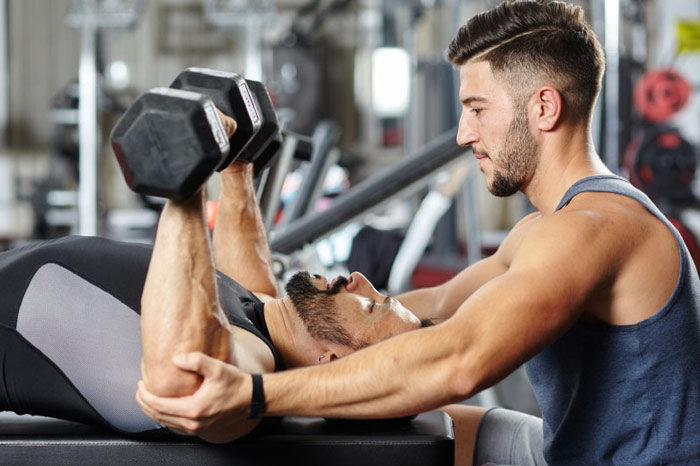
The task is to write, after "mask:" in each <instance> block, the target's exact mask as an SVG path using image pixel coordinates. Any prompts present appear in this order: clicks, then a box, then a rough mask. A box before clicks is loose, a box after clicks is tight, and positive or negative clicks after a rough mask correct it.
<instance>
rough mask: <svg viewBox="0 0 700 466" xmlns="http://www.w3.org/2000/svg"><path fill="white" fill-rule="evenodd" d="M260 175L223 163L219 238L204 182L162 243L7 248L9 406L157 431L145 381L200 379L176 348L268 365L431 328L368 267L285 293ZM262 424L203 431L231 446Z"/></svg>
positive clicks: (295, 362)
mask: <svg viewBox="0 0 700 466" xmlns="http://www.w3.org/2000/svg"><path fill="white" fill-rule="evenodd" d="M226 123H228V133H229V135H230V134H231V133H232V132H233V131H234V128H235V122H233V120H230V119H229V120H228V121H227V122H226ZM251 173H252V165H251V164H247V163H238V162H234V163H233V164H232V165H230V166H229V167H228V168H226V169H225V170H224V171H222V173H221V185H222V188H221V197H220V201H219V212H218V215H217V221H216V226H215V229H214V235H213V247H212V241H211V240H210V236H209V231H208V229H207V226H206V223H205V220H204V218H205V216H204V200H205V195H204V191H203V189H201V190H199V191H198V192H197V193H196V194H195V195H194V196H192V197H190V198H188V199H186V200H184V201H173V200H169V201H168V202H167V203H166V205H165V208H164V209H163V212H162V215H161V217H160V221H159V224H158V232H157V234H156V239H155V244H154V246H153V248H151V247H150V246H145V245H138V244H124V243H118V242H114V241H111V240H107V239H102V238H86V237H67V238H61V239H58V240H54V241H48V242H44V243H40V244H33V245H29V246H25V247H21V248H18V249H14V250H11V251H7V252H5V253H2V254H0V297H1V298H0V354H2V358H0V372H1V373H2V381H1V382H2V385H0V386H2V387H3V389H2V390H0V411H14V412H16V413H19V414H25V413H26V414H36V415H44V416H52V417H58V418H62V419H66V420H72V421H78V422H86V423H93V424H98V425H103V426H107V427H110V428H113V429H116V430H118V431H120V432H123V433H129V434H134V433H138V434H146V433H149V432H152V431H160V430H162V429H164V428H163V426H162V425H161V424H159V423H157V422H156V421H154V420H153V419H150V418H149V417H147V416H146V415H145V414H144V413H143V412H142V411H141V410H140V408H139V406H138V405H137V403H136V401H135V398H134V396H135V392H136V387H137V382H138V381H139V379H141V378H143V380H144V382H145V384H146V386H147V387H148V390H149V391H151V392H152V393H155V394H158V395H160V396H183V395H188V394H191V393H193V392H195V391H196V390H197V389H198V388H199V387H200V384H201V377H200V376H199V375H197V374H193V373H189V372H185V371H182V370H181V369H178V368H177V367H176V366H175V365H174V363H173V361H172V358H173V356H174V355H177V354H181V353H186V352H191V351H200V352H203V353H205V354H207V355H209V356H210V357H212V358H217V359H220V360H222V361H226V362H229V363H232V364H235V365H237V366H238V367H239V368H241V369H242V370H244V371H247V372H250V373H263V372H270V371H274V370H280V369H282V368H293V367H299V366H307V365H311V364H322V363H326V362H329V361H332V360H334V359H337V358H341V357H343V356H345V355H347V354H349V353H351V352H353V351H355V350H357V349H359V348H362V347H364V346H367V345H369V344H372V343H375V342H378V341H380V340H383V339H386V338H389V337H391V336H393V335H395V334H397V333H400V332H405V331H409V330H412V329H415V328H418V327H420V326H421V322H420V321H419V319H418V318H417V317H416V316H415V315H414V314H413V313H411V312H410V311H408V310H407V309H405V308H404V307H403V306H402V305H401V304H400V303H399V302H398V301H397V300H395V299H392V298H389V297H387V296H383V295H381V294H380V293H378V292H377V291H376V290H375V289H374V287H373V286H372V285H371V284H370V283H369V282H368V281H367V279H366V278H365V277H364V276H362V275H361V274H358V273H353V274H351V275H350V276H349V277H347V278H342V277H339V278H337V279H335V280H334V281H333V282H331V283H329V282H328V280H327V279H326V278H325V277H321V276H316V275H315V276H310V275H309V274H307V273H299V274H297V275H295V276H294V277H293V278H292V279H291V280H290V281H289V283H288V284H287V286H286V291H287V295H286V296H285V297H283V298H279V297H278V295H277V289H276V284H275V279H274V277H273V274H272V273H271V271H270V252H269V249H268V246H267V240H266V237H265V233H264V231H263V228H262V222H261V219H260V213H259V210H258V206H257V203H256V201H255V196H254V189H253V180H252V174H251ZM350 283H352V284H353V288H354V291H353V292H348V291H347V290H346V285H347V284H350ZM139 315H140V319H139ZM251 414H252V415H253V416H251V417H255V413H251ZM258 422H259V420H256V419H251V420H250V421H246V422H241V423H237V424H236V425H231V426H230V428H229V429H224V430H222V429H217V431H215V432H202V433H201V434H199V436H200V437H201V438H203V439H205V440H207V441H211V442H226V441H230V440H233V439H235V438H238V437H240V436H242V435H244V434H246V433H247V432H249V431H250V430H252V429H253V428H254V427H255V426H256V425H257V423H258Z"/></svg>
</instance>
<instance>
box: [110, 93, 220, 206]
mask: <svg viewBox="0 0 700 466" xmlns="http://www.w3.org/2000/svg"><path fill="white" fill-rule="evenodd" d="M110 139H111V143H112V149H113V151H114V154H115V155H116V157H117V161H118V162H119V166H120V167H121V170H122V173H123V174H124V178H125V179H126V182H127V184H128V185H129V187H130V188H131V189H132V190H133V191H135V192H137V193H140V194H146V195H151V196H159V197H167V198H169V199H175V200H182V199H187V198H189V197H191V196H192V195H193V194H194V193H195V192H196V191H197V189H199V188H200V187H201V186H202V185H203V184H204V182H205V181H206V180H207V179H208V178H209V176H210V175H211V174H212V173H213V172H214V171H215V170H216V168H217V167H218V166H220V165H221V164H222V161H223V160H225V159H226V157H227V156H228V154H229V150H230V145H229V141H228V139H227V137H226V132H225V130H224V128H223V125H222V124H221V120H220V119H219V116H218V115H217V114H216V109H215V107H214V103H213V102H212V100H211V99H210V98H209V97H207V96H205V95H202V94H199V93H196V92H188V91H183V90H178V89H168V88H156V89H152V90H150V91H148V92H146V93H144V94H142V95H141V96H140V97H139V98H138V99H137V100H136V101H135V102H134V104H133V105H131V107H129V109H128V110H127V111H126V113H124V115H123V116H122V117H121V118H120V120H119V121H118V122H117V124H116V125H115V127H114V129H113V130H112V134H111V137H110Z"/></svg>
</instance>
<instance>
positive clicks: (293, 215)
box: [281, 120, 340, 225]
mask: <svg viewBox="0 0 700 466" xmlns="http://www.w3.org/2000/svg"><path fill="white" fill-rule="evenodd" d="M338 136H340V128H338V125H336V124H335V123H333V122H332V121H330V120H324V121H322V122H321V123H319V124H318V126H317V127H316V130H315V131H314V135H313V136H312V140H313V143H312V144H313V146H312V147H313V149H312V155H311V161H310V162H309V163H308V164H306V166H305V167H304V169H305V170H304V174H303V176H302V183H301V186H299V189H298V190H297V193H296V194H295V196H294V200H293V201H292V202H291V204H290V205H289V208H288V209H285V211H284V213H283V215H282V222H281V225H288V224H289V223H291V222H293V221H294V220H296V219H298V218H300V217H303V216H304V215H305V214H306V213H307V212H308V211H309V210H312V207H313V206H312V201H313V195H314V192H315V191H316V188H317V186H318V185H319V183H323V181H324V178H325V175H326V173H328V168H329V167H328V165H327V164H326V162H327V160H328V155H329V154H330V152H331V149H333V145H334V144H335V143H336V141H337V140H338Z"/></svg>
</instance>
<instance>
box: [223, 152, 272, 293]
mask: <svg viewBox="0 0 700 466" xmlns="http://www.w3.org/2000/svg"><path fill="white" fill-rule="evenodd" d="M270 258H271V255H270V248H269V246H268V243H267V236H266V233H265V228H264V226H263V223H262V218H261V215H260V209H259V207H258V203H257V200H256V198H255V187H254V185H253V164H251V163H239V162H234V163H233V164H231V166H229V167H228V168H226V169H225V170H223V171H222V172H221V195H220V197H219V209H218V213H217V216H216V225H215V227H214V262H215V263H216V267H217V268H218V269H219V270H221V271H222V272H223V273H225V274H226V275H228V276H229V277H231V278H233V279H234V280H236V281H237V282H238V283H240V284H241V285H242V286H244V287H246V288H247V289H249V290H250V291H252V292H254V293H256V294H257V295H259V296H260V297H262V298H265V297H272V298H274V297H277V285H276V282H275V277H274V275H273V274H272V270H271V269H270Z"/></svg>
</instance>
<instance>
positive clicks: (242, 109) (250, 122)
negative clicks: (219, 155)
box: [170, 68, 262, 170]
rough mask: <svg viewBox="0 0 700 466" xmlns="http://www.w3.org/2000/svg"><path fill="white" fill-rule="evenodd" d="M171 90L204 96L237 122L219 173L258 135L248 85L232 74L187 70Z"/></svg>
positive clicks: (256, 114)
mask: <svg viewBox="0 0 700 466" xmlns="http://www.w3.org/2000/svg"><path fill="white" fill-rule="evenodd" d="M170 87H172V88H175V89H185V90H189V91H194V92H200V93H202V94H204V95H207V96H209V97H210V98H211V100H212V101H213V102H214V105H216V106H217V107H218V109H219V110H221V111H222V112H223V113H224V114H226V115H228V116H230V117H232V118H233V119H234V120H236V124H237V128H236V132H235V133H234V134H233V136H231V139H230V140H229V144H230V146H231V149H230V151H229V155H228V157H227V158H226V159H225V160H224V161H223V163H222V164H221V166H219V167H218V170H223V169H224V168H226V167H227V166H228V165H230V164H231V162H233V161H234V160H235V159H236V158H237V157H238V156H239V155H240V154H241V152H242V151H243V149H245V147H246V146H247V145H248V143H249V142H250V141H251V140H252V139H253V137H254V136H255V135H256V134H257V133H258V131H259V130H260V127H261V125H262V115H261V114H260V111H259V110H258V108H257V105H256V103H255V100H254V98H253V95H252V93H251V92H250V89H249V88H248V83H246V80H245V79H243V78H242V77H241V76H239V75H237V74H235V73H228V72H224V71H218V70H210V69H207V68H188V69H186V70H185V71H183V72H182V73H180V74H179V75H178V76H177V78H175V80H174V81H173V83H172V84H171V85H170Z"/></svg>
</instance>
